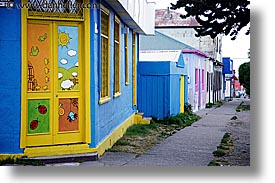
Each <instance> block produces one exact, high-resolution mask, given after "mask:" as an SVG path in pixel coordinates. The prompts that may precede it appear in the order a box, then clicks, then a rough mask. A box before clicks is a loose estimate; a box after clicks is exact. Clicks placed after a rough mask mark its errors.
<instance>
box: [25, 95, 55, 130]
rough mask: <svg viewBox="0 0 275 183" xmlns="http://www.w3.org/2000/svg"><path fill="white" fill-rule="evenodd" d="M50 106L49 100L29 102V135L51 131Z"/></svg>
mask: <svg viewBox="0 0 275 183" xmlns="http://www.w3.org/2000/svg"><path fill="white" fill-rule="evenodd" d="M49 109H50V104H49V100H48V99H42V100H37V99H35V100H28V134H36V133H48V132H49V131H50V125H49V124H50V110H49Z"/></svg>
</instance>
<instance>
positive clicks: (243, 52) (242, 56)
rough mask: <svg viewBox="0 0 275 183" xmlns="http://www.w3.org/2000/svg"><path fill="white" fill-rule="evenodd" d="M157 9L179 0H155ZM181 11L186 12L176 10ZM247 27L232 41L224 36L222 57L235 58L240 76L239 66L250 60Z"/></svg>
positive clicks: (180, 10)
mask: <svg viewBox="0 0 275 183" xmlns="http://www.w3.org/2000/svg"><path fill="white" fill-rule="evenodd" d="M154 1H155V2H156V9H166V8H167V7H169V6H170V3H176V2H177V0H154ZM174 11H177V12H179V13H182V12H184V10H183V9H177V10H174ZM246 30H247V28H243V29H242V30H241V31H240V32H239V35H238V37H237V39H236V40H234V41H232V40H231V39H230V37H229V36H224V37H223V39H222V57H230V58H231V59H232V60H233V69H234V70H235V71H236V76H237V77H238V69H239V66H240V65H241V64H242V63H244V62H248V61H249V59H247V56H248V55H247V53H248V49H249V48H250V35H245V32H246Z"/></svg>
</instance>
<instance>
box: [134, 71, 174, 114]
mask: <svg viewBox="0 0 275 183" xmlns="http://www.w3.org/2000/svg"><path fill="white" fill-rule="evenodd" d="M169 85H170V80H169V75H166V76H156V75H155V76H148V75H141V76H140V79H139V88H141V89H142V90H141V92H139V93H138V94H139V95H138V96H139V101H138V109H139V110H140V111H141V112H144V116H147V117H149V116H151V117H156V118H164V117H166V116H169V115H170V98H169V96H170V87H169ZM165 86H167V87H165Z"/></svg>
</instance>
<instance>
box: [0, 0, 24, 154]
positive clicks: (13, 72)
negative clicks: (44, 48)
mask: <svg viewBox="0 0 275 183" xmlns="http://www.w3.org/2000/svg"><path fill="white" fill-rule="evenodd" d="M15 3H20V1H19V0H15ZM0 17H1V25H0V35H1V36H0V50H1V54H0V61H1V63H2V66H1V67H0V72H1V74H2V78H3V79H2V81H1V83H0V97H1V105H0V112H1V120H0V121H1V122H0V123H1V128H0V149H1V151H0V153H14V154H20V153H22V150H21V149H20V127H21V126H20V125H21V11H20V9H17V8H12V9H6V8H1V11H0Z"/></svg>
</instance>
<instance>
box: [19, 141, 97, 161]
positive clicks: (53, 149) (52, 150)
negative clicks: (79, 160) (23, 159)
mask: <svg viewBox="0 0 275 183" xmlns="http://www.w3.org/2000/svg"><path fill="white" fill-rule="evenodd" d="M93 152H96V149H95V148H89V145H88V144H73V145H59V146H45V147H33V148H26V149H25V151H24V155H25V156H27V157H29V158H30V157H40V156H59V155H68V154H82V153H93Z"/></svg>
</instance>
